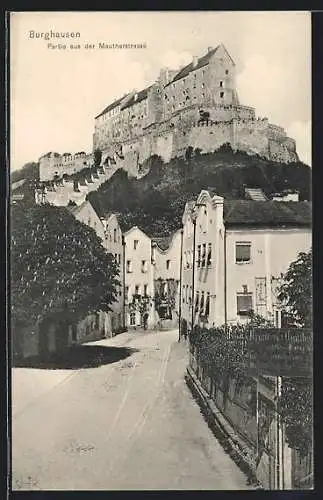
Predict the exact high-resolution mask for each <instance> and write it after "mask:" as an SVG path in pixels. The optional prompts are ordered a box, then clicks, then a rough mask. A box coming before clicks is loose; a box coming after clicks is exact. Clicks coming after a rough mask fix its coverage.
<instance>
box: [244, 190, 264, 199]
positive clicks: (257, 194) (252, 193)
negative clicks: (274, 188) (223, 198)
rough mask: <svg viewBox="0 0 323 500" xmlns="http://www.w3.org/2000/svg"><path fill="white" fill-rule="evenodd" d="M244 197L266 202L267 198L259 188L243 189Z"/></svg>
mask: <svg viewBox="0 0 323 500" xmlns="http://www.w3.org/2000/svg"><path fill="white" fill-rule="evenodd" d="M245 197H246V198H247V199H249V200H254V201H267V199H268V198H267V196H266V195H265V193H264V192H263V190H262V189H260V188H248V187H246V188H245Z"/></svg>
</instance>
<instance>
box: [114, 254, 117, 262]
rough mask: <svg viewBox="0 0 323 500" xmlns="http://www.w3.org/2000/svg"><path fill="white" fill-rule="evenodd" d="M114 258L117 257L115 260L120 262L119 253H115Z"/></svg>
mask: <svg viewBox="0 0 323 500" xmlns="http://www.w3.org/2000/svg"><path fill="white" fill-rule="evenodd" d="M114 258H115V261H116V262H118V254H117V253H115V254H114Z"/></svg>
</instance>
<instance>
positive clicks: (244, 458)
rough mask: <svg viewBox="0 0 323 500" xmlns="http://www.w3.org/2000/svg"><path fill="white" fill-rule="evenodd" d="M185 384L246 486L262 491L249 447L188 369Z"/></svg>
mask: <svg viewBox="0 0 323 500" xmlns="http://www.w3.org/2000/svg"><path fill="white" fill-rule="evenodd" d="M185 382H186V384H187V386H188V388H189V389H190V391H191V393H192V395H193V397H194V399H195V400H196V402H197V403H198V405H199V407H200V411H201V413H202V415H203V417H204V418H205V420H206V422H207V424H208V426H209V428H210V429H211V431H212V432H213V434H214V436H215V437H216V438H217V440H218V441H219V443H220V444H221V446H222V447H223V449H224V451H226V452H227V453H228V454H229V455H230V457H231V458H232V460H233V461H234V462H235V463H236V465H238V467H239V468H240V469H241V471H242V472H243V473H244V474H246V476H247V478H248V484H249V485H250V486H252V487H253V488H255V489H263V488H262V486H261V484H260V483H259V481H258V479H257V477H256V466H255V461H254V459H253V458H252V451H251V449H250V446H249V445H248V444H247V443H246V442H245V441H243V439H242V438H241V437H240V436H239V435H237V432H236V431H235V430H234V428H233V427H232V425H231V424H230V423H229V422H228V420H227V419H226V418H225V417H224V416H223V414H222V413H221V412H220V410H219V409H218V408H217V407H216V405H215V403H214V401H213V400H212V399H211V398H210V397H209V395H208V393H207V392H206V391H205V389H203V387H202V386H201V384H200V382H199V380H198V379H197V377H196V375H195V373H194V372H193V370H192V369H191V368H190V367H188V368H187V370H186V375H185Z"/></svg>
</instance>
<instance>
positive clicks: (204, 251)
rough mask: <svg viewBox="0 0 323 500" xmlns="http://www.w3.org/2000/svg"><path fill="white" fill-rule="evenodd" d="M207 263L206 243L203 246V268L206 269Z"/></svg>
mask: <svg viewBox="0 0 323 500" xmlns="http://www.w3.org/2000/svg"><path fill="white" fill-rule="evenodd" d="M205 263H206V243H203V245H202V264H201V266H202V267H205Z"/></svg>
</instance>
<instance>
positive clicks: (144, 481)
mask: <svg viewBox="0 0 323 500" xmlns="http://www.w3.org/2000/svg"><path fill="white" fill-rule="evenodd" d="M177 338H178V332H177V331H175V330H174V331H168V332H151V331H147V332H127V333H124V334H121V335H118V336H117V337H114V338H113V339H107V340H102V341H99V342H93V343H91V344H87V345H85V346H82V347H81V348H80V349H81V350H80V351H79V352H80V356H79V357H78V354H77V353H78V351H77V350H76V351H75V354H74V358H75V359H73V355H72V358H71V361H70V366H69V365H68V363H66V366H62V367H59V368H58V369H53V367H49V368H48V369H44V368H13V380H12V393H13V394H12V414H13V416H12V440H13V443H12V468H13V471H12V488H13V489H14V490H18V489H21V490H56V489H64V490H69V489H71V490H91V489H94V490H127V489H128V490H129V489H130V490H131V489H132V490H134V489H142V490H144V489H145V490H158V489H167V490H175V489H176V490H212V489H215V490H216V489H218V490H219V489H220V490H230V489H231V490H239V489H240V490H241V489H244V490H247V489H249V487H248V486H247V481H246V477H245V476H244V474H243V473H242V472H241V471H240V470H239V468H238V467H237V466H236V465H235V463H234V462H233V461H232V460H231V459H230V457H229V456H228V455H227V454H226V453H225V452H224V451H223V449H222V447H221V446H220V444H219V443H218V442H217V440H216V438H215V437H214V436H213V434H212V433H211V431H210V429H209V428H208V426H207V424H206V422H205V421H204V419H203V417H202V415H201V414H200V411H199V408H198V406H197V404H196V402H195V401H194V400H193V397H192V395H191V393H190V391H189V389H188V388H187V386H186V384H185V381H184V374H185V369H186V366H187V362H188V356H187V347H186V346H184V345H182V344H179V343H178V342H177ZM76 349H79V348H76ZM92 358H93V359H92ZM80 365H81V366H80Z"/></svg>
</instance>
